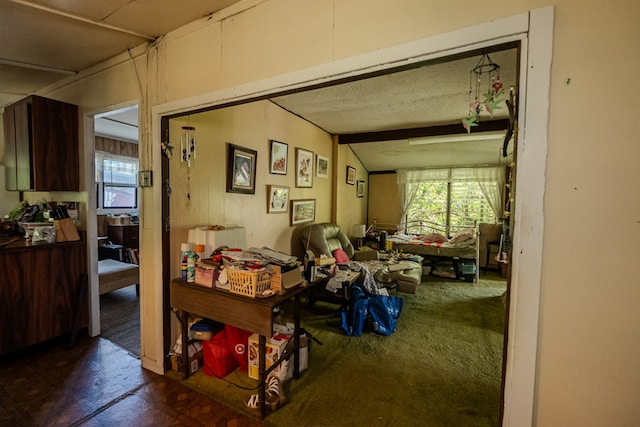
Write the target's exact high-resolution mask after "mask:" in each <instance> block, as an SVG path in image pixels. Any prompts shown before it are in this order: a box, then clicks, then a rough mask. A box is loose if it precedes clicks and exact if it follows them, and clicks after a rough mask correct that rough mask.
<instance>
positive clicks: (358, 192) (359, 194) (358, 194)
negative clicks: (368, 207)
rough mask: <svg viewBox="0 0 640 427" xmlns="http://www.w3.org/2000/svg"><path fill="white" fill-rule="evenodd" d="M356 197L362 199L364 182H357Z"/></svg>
mask: <svg viewBox="0 0 640 427" xmlns="http://www.w3.org/2000/svg"><path fill="white" fill-rule="evenodd" d="M356 197H364V181H358V185H357V186H356Z"/></svg>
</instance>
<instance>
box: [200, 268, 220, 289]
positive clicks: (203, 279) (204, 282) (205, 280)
mask: <svg viewBox="0 0 640 427" xmlns="http://www.w3.org/2000/svg"><path fill="white" fill-rule="evenodd" d="M216 270H217V269H216V267H213V266H209V265H206V264H198V265H197V266H196V284H197V285H201V286H206V287H208V288H212V287H214V286H215V284H216V280H217V279H218V275H217V273H216Z"/></svg>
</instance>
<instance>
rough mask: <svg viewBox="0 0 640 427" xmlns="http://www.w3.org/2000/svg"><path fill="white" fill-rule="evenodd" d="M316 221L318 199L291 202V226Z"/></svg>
mask: <svg viewBox="0 0 640 427" xmlns="http://www.w3.org/2000/svg"><path fill="white" fill-rule="evenodd" d="M315 219H316V199H306V200H292V201H291V225H297V224H304V223H305V222H313V221H314V220H315Z"/></svg>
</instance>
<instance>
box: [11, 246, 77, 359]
mask: <svg viewBox="0 0 640 427" xmlns="http://www.w3.org/2000/svg"><path fill="white" fill-rule="evenodd" d="M0 271H1V272H2V280H1V281H0V301H2V307H3V308H2V310H0V325H2V328H0V354H5V353H9V352H12V351H16V350H19V349H22V348H25V347H28V346H31V345H34V344H38V343H40V342H43V341H47V340H49V339H52V338H56V337H60V336H64V335H67V334H70V333H71V332H72V329H73V320H74V316H75V315H76V306H77V304H78V301H77V300H78V295H79V289H80V283H81V281H80V279H81V277H82V276H83V275H85V274H86V273H87V262H86V245H85V242H84V239H83V240H80V241H76V242H63V243H53V244H33V245H31V244H29V243H25V242H24V241H20V242H16V243H12V244H11V245H8V246H6V247H4V248H2V249H0ZM85 298H86V296H85ZM79 309H80V311H81V312H80V313H79V316H80V317H79V318H80V322H79V324H78V325H79V326H80V328H82V327H84V326H86V325H87V322H88V310H87V304H86V303H85V304H81V305H80V306H79Z"/></svg>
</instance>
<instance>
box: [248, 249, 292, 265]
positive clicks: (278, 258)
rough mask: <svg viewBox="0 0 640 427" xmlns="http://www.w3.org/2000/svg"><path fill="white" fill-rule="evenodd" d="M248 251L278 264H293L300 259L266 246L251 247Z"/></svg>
mask: <svg viewBox="0 0 640 427" xmlns="http://www.w3.org/2000/svg"><path fill="white" fill-rule="evenodd" d="M246 252H249V253H250V254H253V255H259V256H260V257H261V258H263V259H264V260H266V261H268V262H269V263H271V264H278V265H289V264H293V263H295V262H296V260H297V259H298V258H296V257H294V256H292V255H287V254H283V253H282V252H277V251H274V250H272V249H269V248H265V247H263V248H249V249H247V250H246Z"/></svg>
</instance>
